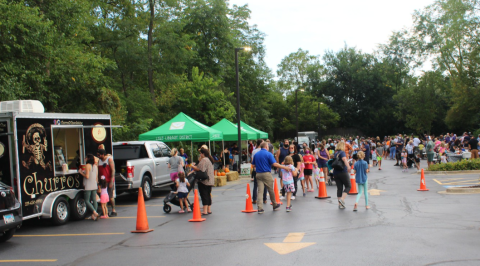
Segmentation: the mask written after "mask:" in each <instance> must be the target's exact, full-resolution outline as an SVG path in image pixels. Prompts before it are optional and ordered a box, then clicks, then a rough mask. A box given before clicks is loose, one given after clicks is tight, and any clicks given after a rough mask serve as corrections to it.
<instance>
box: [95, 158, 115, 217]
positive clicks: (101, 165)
mask: <svg viewBox="0 0 480 266" xmlns="http://www.w3.org/2000/svg"><path fill="white" fill-rule="evenodd" d="M97 157H98V159H99V161H98V177H99V179H100V177H101V176H105V180H106V181H107V184H108V188H107V191H108V197H109V198H110V205H111V206H112V212H111V213H110V214H109V216H111V217H114V216H117V212H116V211H115V197H114V195H115V193H114V192H115V163H114V162H113V157H112V156H111V155H110V154H107V152H106V151H105V150H104V149H99V150H98V151H97Z"/></svg>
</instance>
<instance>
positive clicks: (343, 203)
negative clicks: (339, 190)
mask: <svg viewBox="0 0 480 266" xmlns="http://www.w3.org/2000/svg"><path fill="white" fill-rule="evenodd" d="M338 203H340V206H342V207H343V208H345V202H344V201H343V200H338Z"/></svg>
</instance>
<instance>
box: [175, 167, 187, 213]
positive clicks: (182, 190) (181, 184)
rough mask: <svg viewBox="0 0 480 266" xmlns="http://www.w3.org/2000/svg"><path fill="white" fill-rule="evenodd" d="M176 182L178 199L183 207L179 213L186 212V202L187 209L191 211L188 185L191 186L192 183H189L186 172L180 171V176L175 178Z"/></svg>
mask: <svg viewBox="0 0 480 266" xmlns="http://www.w3.org/2000/svg"><path fill="white" fill-rule="evenodd" d="M175 184H176V185H177V197H178V201H179V202H180V209H181V210H180V211H179V212H178V213H185V211H184V210H183V206H184V204H185V208H186V209H187V211H188V212H191V210H190V208H189V207H188V202H187V196H188V187H190V183H188V180H186V178H185V173H184V172H178V178H177V179H176V180H175Z"/></svg>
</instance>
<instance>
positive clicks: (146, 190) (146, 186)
mask: <svg viewBox="0 0 480 266" xmlns="http://www.w3.org/2000/svg"><path fill="white" fill-rule="evenodd" d="M142 190H143V199H144V200H145V201H147V200H150V199H151V198H152V180H151V179H150V177H149V176H148V175H146V176H143V183H142Z"/></svg>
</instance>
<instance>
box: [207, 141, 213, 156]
mask: <svg viewBox="0 0 480 266" xmlns="http://www.w3.org/2000/svg"><path fill="white" fill-rule="evenodd" d="M208 150H209V151H210V154H212V147H210V140H209V141H208Z"/></svg>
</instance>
